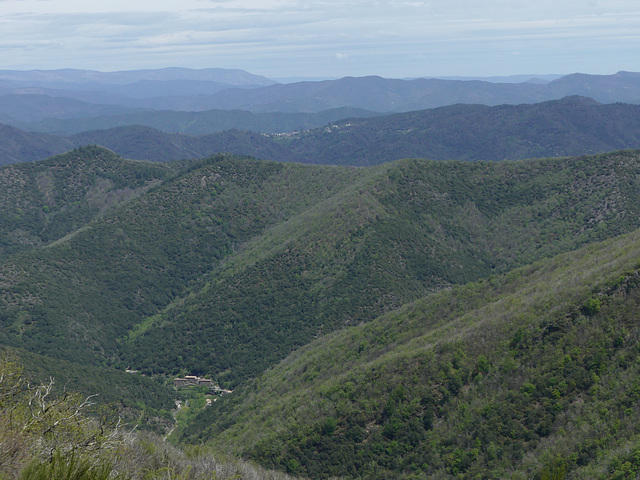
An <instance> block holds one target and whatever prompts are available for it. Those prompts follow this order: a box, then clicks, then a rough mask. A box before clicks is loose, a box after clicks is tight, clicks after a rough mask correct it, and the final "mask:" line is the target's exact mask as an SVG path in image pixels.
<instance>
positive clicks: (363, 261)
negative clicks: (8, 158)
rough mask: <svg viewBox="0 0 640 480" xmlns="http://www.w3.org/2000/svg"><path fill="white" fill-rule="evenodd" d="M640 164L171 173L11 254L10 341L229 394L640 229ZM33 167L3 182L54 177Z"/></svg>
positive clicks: (627, 159) (230, 167)
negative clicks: (398, 318)
mask: <svg viewBox="0 0 640 480" xmlns="http://www.w3.org/2000/svg"><path fill="white" fill-rule="evenodd" d="M109 155H111V154H109V153H108V152H106V151H104V150H101V149H96V148H93V149H85V150H80V151H76V152H72V153H70V154H68V155H65V156H63V157H59V158H57V159H52V160H51V162H54V163H55V162H62V163H64V162H67V163H68V164H70V165H72V166H73V165H74V162H76V161H77V160H76V159H77V158H78V157H80V158H85V160H86V164H87V165H92V162H91V161H89V160H87V159H89V158H93V156H95V158H96V160H95V161H96V162H98V163H99V162H100V161H108V159H109V158H110V157H109ZM639 158H640V155H639V154H638V153H637V152H621V153H614V154H608V155H603V156H596V157H588V158H576V159H564V160H557V159H556V160H535V161H527V162H502V163H484V162H480V163H473V164H470V163H465V162H432V161H425V160H404V161H398V162H393V163H389V164H384V165H380V166H377V167H374V168H367V169H355V168H341V167H316V166H304V165H297V164H282V163H273V162H261V161H256V160H250V159H242V158H236V157H227V156H217V157H212V158H209V159H206V160H203V161H200V162H195V163H194V162H191V163H188V162H187V163H184V164H181V165H176V166H175V169H174V170H173V171H172V173H171V174H166V172H164V170H162V169H161V170H160V171H158V172H156V174H155V177H153V176H148V177H145V178H147V180H143V179H140V180H137V181H138V183H134V184H133V185H132V186H131V187H130V188H131V189H132V190H134V188H133V187H134V186H135V185H138V187H136V188H146V186H145V185H148V184H147V183H146V182H151V183H153V184H154V185H155V186H154V187H153V188H151V189H149V190H148V191H146V193H143V192H142V191H141V190H139V191H138V196H135V195H133V194H132V195H131V196H130V197H127V199H126V200H123V203H121V204H119V205H118V204H113V208H107V209H105V210H100V209H98V210H95V211H94V213H95V212H101V213H99V214H95V215H93V216H90V217H86V219H85V220H83V221H85V223H82V225H81V226H80V228H78V229H77V230H74V231H73V232H71V233H69V234H68V235H66V236H64V237H62V238H60V235H58V236H56V237H52V238H51V240H52V241H51V240H49V241H47V242H45V241H44V240H42V244H39V243H38V242H31V241H30V242H26V243H25V244H23V245H19V246H18V247H19V248H18V247H15V246H14V248H15V249H16V250H21V249H22V250H21V251H18V252H17V253H14V254H13V255H10V256H8V257H5V258H4V260H3V261H2V263H1V264H0V276H1V278H2V283H1V284H0V302H1V305H2V318H1V320H2V325H3V329H2V330H1V331H0V343H2V344H7V345H11V346H14V347H22V348H25V349H27V350H30V351H34V352H38V353H42V354H46V355H50V356H53V357H56V358H63V359H66V360H73V361H77V362H84V363H90V364H96V365H97V364H104V363H105V362H106V363H107V364H111V365H116V366H119V367H120V368H123V369H124V368H125V367H131V368H134V369H136V370H141V371H142V372H144V373H147V374H174V373H180V372H182V373H193V374H206V375H208V376H211V377H213V378H217V379H219V380H220V381H221V382H222V383H223V384H224V385H227V386H234V385H236V384H238V382H240V381H242V380H245V379H248V378H251V377H253V376H255V375H256V374H258V373H260V372H262V371H263V370H265V369H266V368H267V367H269V366H271V365H273V364H275V363H276V362H278V361H279V360H281V359H282V358H284V357H285V356H286V355H287V354H289V353H290V352H291V351H292V350H294V349H296V348H297V347H299V346H301V345H304V344H306V343H309V342H310V341H312V340H313V339H314V338H315V337H317V336H321V335H323V334H326V333H328V332H331V331H333V330H336V329H339V328H343V327H345V326H350V325H357V324H359V323H360V322H367V321H369V320H371V319H373V318H376V317H377V316H379V315H380V314H382V313H384V312H385V311H388V310H391V309H395V308H398V307H399V306H401V305H403V304H404V303H406V302H409V301H412V300H415V299H417V298H420V297H422V296H424V295H426V294H427V293H429V292H433V291H437V290H441V289H443V288H446V287H448V286H450V285H452V284H462V283H467V282H469V281H473V280H475V279H478V278H483V277H486V276H489V275H491V274H493V273H499V272H504V271H507V270H510V269H511V268H513V267H515V266H519V265H524V264H528V263H530V262H531V261H533V260H535V259H537V258H541V257H548V256H552V255H555V254H558V253H561V252H564V251H569V250H572V249H575V248H577V247H578V246H580V245H582V244H585V243H590V242H593V241H597V240H601V239H604V238H607V237H610V236H613V235H616V234H618V233H624V232H628V231H631V230H633V229H635V228H638V226H640V220H639V219H638V217H637V215H635V214H634V213H633V212H637V211H638V208H640V193H639V192H640V189H638V185H637V174H638V172H639V170H640V163H639ZM100 159H102V160H100ZM107 163H108V162H107ZM113 164H114V165H121V167H118V168H121V169H122V172H124V171H126V170H127V168H131V169H134V170H135V169H136V168H143V167H144V168H147V166H148V164H146V163H140V162H128V161H124V160H122V159H119V158H113ZM34 165H35V166H29V165H17V166H13V167H11V169H12V170H1V171H0V172H7V171H20V172H21V171H22V170H21V169H23V168H25V169H26V168H37V167H39V168H42V169H43V171H46V170H47V169H48V168H49V167H47V165H48V164H38V163H37V164H34ZM77 165H78V169H85V168H88V166H87V165H84V164H83V163H82V162H81V163H78V164H77ZM83 165H84V166H83ZM180 168H182V170H179V169H180ZM121 174H122V175H124V174H123V173H121ZM148 175H151V174H148ZM162 175H167V176H165V177H163V176H162ZM87 178H88V179H89V180H87V181H88V182H89V183H90V184H92V183H91V182H92V181H94V180H92V179H94V178H97V176H96V177H93V176H89V177H87ZM154 179H155V180H154ZM114 182H115V181H114ZM154 182H155V183H154ZM34 188H35V190H34V189H31V190H29V189H24V190H25V192H26V193H25V195H27V194H28V192H29V191H31V194H33V195H35V193H34V192H35V191H36V190H37V187H34ZM114 188H115V187H114ZM116 190H117V189H116ZM79 191H83V190H79ZM118 191H119V190H118ZM90 197H91V195H89V193H88V190H87V191H86V193H85V194H84V197H82V196H80V197H78V198H77V199H76V200H74V202H71V203H72V205H77V206H78V208H80V207H81V206H82V205H83V202H86V201H87V199H88V198H90ZM3 198H4V196H3ZM76 202H77V203H76ZM26 205H27V204H25V207H24V208H23V212H22V214H21V215H24V216H28V215H36V214H37V215H36V216H39V215H42V214H43V212H42V205H41V204H40V203H39V202H38V201H34V202H32V204H30V205H32V206H31V207H28V208H27V206H26ZM72 205H71V206H69V208H70V209H71V208H72ZM99 205H101V203H99ZM64 211H65V212H66V211H67V210H64ZM60 218H61V219H62V218H64V217H63V216H61V217H60ZM89 219H90V221H89ZM37 225H40V224H37ZM79 225H80V224H79ZM20 228H22V229H24V227H20ZM20 228H16V229H15V230H12V231H9V232H8V233H7V236H8V237H11V238H22V237H20V236H19V235H17V234H16V233H15V232H16V231H18V232H19V231H20ZM34 231H35V230H34ZM63 233H65V231H61V234H63ZM34 235H35V234H34ZM27 247H29V248H27Z"/></svg>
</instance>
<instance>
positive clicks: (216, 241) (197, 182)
mask: <svg viewBox="0 0 640 480" xmlns="http://www.w3.org/2000/svg"><path fill="white" fill-rule="evenodd" d="M183 168H184V169H185V170H184V173H183V174H181V175H178V176H176V177H172V178H171V179H170V180H167V181H165V183H163V184H162V185H160V186H158V187H156V188H154V189H152V190H150V191H148V192H147V193H146V194H145V195H143V196H141V197H138V198H137V199H135V200H133V201H131V202H128V203H126V204H124V205H122V206H121V208H119V209H115V210H111V211H109V212H107V213H105V214H104V215H103V216H102V217H101V218H99V219H97V220H96V221H95V222H93V223H91V224H89V225H87V226H86V227H85V228H82V229H80V230H77V231H76V232H75V233H74V234H73V235H70V236H67V237H65V238H64V239H61V240H59V241H56V242H54V243H50V244H48V245H46V246H44V247H42V248H36V249H33V250H30V251H27V252H23V253H21V254H19V255H15V256H13V257H11V258H9V259H7V260H6V261H5V262H4V263H3V264H2V265H1V266H0V272H1V273H0V275H1V276H2V279H3V282H2V288H1V291H0V302H2V308H3V309H2V321H3V327H4V328H3V329H2V331H0V342H1V343H4V344H9V345H14V346H19V347H24V348H27V349H29V350H32V351H37V352H39V353H44V354H48V355H52V356H54V357H58V358H65V359H68V360H73V361H78V362H94V363H95V362H103V361H105V360H107V361H109V362H117V361H118V360H119V354H120V346H119V343H118V342H119V340H118V339H119V338H120V337H122V336H123V335H124V334H125V333H126V332H127V331H128V330H129V329H130V328H132V327H133V326H134V325H135V324H137V323H139V322H140V321H141V320H142V319H144V318H145V317H146V316H149V315H153V314H155V313H156V312H157V311H158V310H159V309H161V308H162V307H164V306H165V305H166V304H167V303H169V302H170V301H171V300H173V299H176V298H179V297H180V296H181V295H182V294H183V292H184V290H185V288H187V287H188V286H189V285H190V284H191V282H193V281H195V280H197V279H198V278H199V277H200V276H201V275H202V274H204V273H206V272H208V271H209V270H210V269H212V268H213V267H214V266H216V265H217V264H218V263H219V262H221V261H222V260H223V259H224V258H226V257H227V256H228V255H229V254H231V253H232V252H233V251H234V250H236V249H238V248H239V247H240V246H241V245H242V244H243V243H244V242H246V241H247V240H249V239H250V238H252V237H254V236H256V235H259V234H260V233H261V232H262V231H263V230H264V229H265V228H267V227H268V226H270V225H273V224H275V223H278V222H281V221H283V220H286V219H287V218H288V217H289V216H290V215H292V214H293V213H295V212H298V211H300V210H302V209H304V208H306V207H308V206H309V205H310V204H312V203H314V202H315V201H317V200H318V199H321V198H322V197H323V196H325V195H328V194H329V193H330V192H331V191H333V190H334V189H337V188H340V187H341V186H343V185H344V184H346V183H348V182H349V181H350V179H351V178H353V176H357V175H359V174H360V172H359V171H357V170H350V171H344V172H341V173H340V175H337V171H336V169H332V168H329V167H326V168H313V167H302V166H298V165H289V166H285V165H282V164H278V163H266V162H259V161H255V160H247V159H238V158H232V157H224V156H219V157H214V158H211V159H208V160H206V161H203V162H200V163H196V164H193V163H191V164H185V165H184V166H183ZM302 184H304V189H302V188H300V187H301V185H302ZM122 366H123V367H124V366H126V365H124V364H123V365H122Z"/></svg>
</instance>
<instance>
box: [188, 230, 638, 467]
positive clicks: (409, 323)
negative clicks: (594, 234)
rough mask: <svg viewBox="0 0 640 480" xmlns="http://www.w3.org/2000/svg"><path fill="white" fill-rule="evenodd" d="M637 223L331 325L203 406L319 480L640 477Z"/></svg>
mask: <svg viewBox="0 0 640 480" xmlns="http://www.w3.org/2000/svg"><path fill="white" fill-rule="evenodd" d="M638 251H640V231H635V232H633V233H631V234H627V235H623V236H620V237H617V238H614V239H612V240H607V241H605V242H604V243H599V244H595V245H589V246H586V247H583V248H582V249H580V250H577V251H574V252H570V253H567V254H563V255H560V256H557V257H554V258H551V259H545V260H543V261H538V262H534V263H533V264H531V265H528V266H526V267H523V268H520V269H516V270H514V271H511V272H509V273H507V274H505V275H498V276H493V277H490V278H489V279H487V280H482V281H480V282H476V283H471V284H468V285H465V286H456V287H454V288H452V289H449V290H446V291H442V292H439V293H436V294H433V295H430V296H427V297H425V298H423V299H420V300H418V301H416V302H414V303H412V304H409V305H406V306H404V307H402V308H401V309H398V310H396V311H394V312H390V313H388V314H386V315H383V316H381V317H380V318H378V319H376V320H374V321H371V322H369V323H367V324H363V325H360V326H356V327H351V328H348V329H343V330H341V331H339V332H336V333H334V334H332V335H327V336H323V337H321V338H319V339H317V340H315V341H314V342H313V343H311V344H310V345H308V346H306V347H303V348H301V349H299V350H298V351H296V352H295V353H293V354H292V355H290V356H289V357H287V359H286V360H284V361H283V362H281V363H280V364H278V365H277V366H276V367H274V368H272V369H270V370H269V371H267V372H265V373H264V374H263V375H262V376H260V377H259V378H258V379H256V380H255V381H253V382H251V383H250V384H248V385H246V386H245V387H244V388H243V389H242V390H238V391H236V392H235V393H234V395H233V396H231V398H225V399H222V400H221V401H219V402H217V403H216V404H215V405H214V406H213V407H212V408H211V409H208V410H205V411H204V412H203V413H202V414H201V415H200V418H198V419H197V420H196V421H195V422H194V423H193V424H192V425H191V427H190V428H189V429H187V430H186V431H185V432H183V437H182V439H183V441H188V442H196V443H199V442H202V441H209V442H211V443H212V444H213V445H215V446H217V447H218V448H219V449H223V450H230V451H234V452H236V453H238V452H241V453H242V454H243V455H244V456H246V457H250V458H253V459H256V460H258V461H260V462H261V463H263V464H264V465H268V466H271V467H277V468H280V469H283V470H285V469H286V470H287V471H289V472H295V473H297V474H302V475H305V476H310V477H312V478H329V477H331V478H334V477H340V478H433V479H442V478H469V479H471V478H491V479H501V478H539V479H551V478H594V479H595V478H602V479H613V478H637V476H638V475H639V474H640V461H639V459H638V458H639V452H640V430H639V428H638V425H640V410H639V409H638V396H639V395H640V393H639V392H640V382H639V380H638V378H639V373H640V367H639V365H640V362H639V360H640V348H639V344H638V338H639V335H640V328H639V322H638V320H639V314H638V312H639V311H640V309H639V307H640V270H639V268H640V264H639V263H638V258H639V257H638Z"/></svg>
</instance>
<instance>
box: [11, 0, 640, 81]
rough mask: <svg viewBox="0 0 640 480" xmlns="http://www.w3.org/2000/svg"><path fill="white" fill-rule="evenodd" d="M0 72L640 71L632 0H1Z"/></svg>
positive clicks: (639, 20)
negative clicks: (186, 69) (215, 69)
mask: <svg viewBox="0 0 640 480" xmlns="http://www.w3.org/2000/svg"><path fill="white" fill-rule="evenodd" d="M0 32H2V33H1V35H0V69H20V70H26V69H54V68H83V69H93V70H102V71H112V70H133V69H140V68H160V67H168V66H178V67H189V68H208V67H219V68H240V69H244V70H247V71H249V72H251V73H255V74H261V75H265V76H268V77H272V78H274V77H276V78H277V77H290V76H296V77H304V76H308V77H342V76H346V75H353V76H363V75H381V76H384V77H389V78H404V77H418V76H449V75H461V76H491V75H510V74H520V73H537V74H550V73H558V74H565V73H572V72H584V73H594V74H610V73H615V72H616V71H619V70H627V71H636V72H637V71H640V54H639V53H638V52H640V3H639V2H637V0H636V1H632V0H606V1H605V0H563V1H558V0H535V1H529V2H521V1H518V0H434V1H420V0H407V1H405V0H388V1H375V0H367V1H365V0H355V1H348V0H346V1H343V0H341V1H334V0H305V1H301V0H260V1H258V0H171V1H170V0H153V1H151V0H109V1H103V0H86V1H84V2H78V1H77V0H73V1H67V0H0Z"/></svg>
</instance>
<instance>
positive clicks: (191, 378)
mask: <svg viewBox="0 0 640 480" xmlns="http://www.w3.org/2000/svg"><path fill="white" fill-rule="evenodd" d="M173 386H174V387H176V388H184V387H199V386H203V387H207V388H209V389H211V390H213V391H215V392H220V393H231V392H232V391H233V390H225V389H224V388H220V387H219V386H218V385H214V384H213V381H211V380H209V379H206V378H201V377H197V376H195V375H187V376H186V377H184V378H174V379H173Z"/></svg>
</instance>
